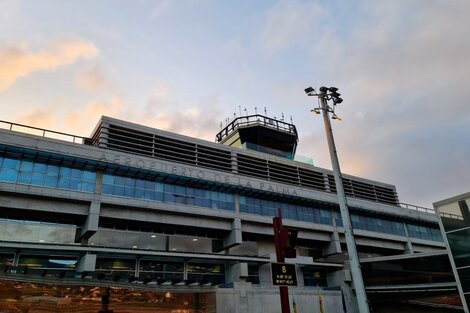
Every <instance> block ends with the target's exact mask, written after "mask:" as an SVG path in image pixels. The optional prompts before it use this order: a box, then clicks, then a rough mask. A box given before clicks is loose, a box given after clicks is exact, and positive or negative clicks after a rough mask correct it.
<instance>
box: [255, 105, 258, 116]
mask: <svg viewBox="0 0 470 313" xmlns="http://www.w3.org/2000/svg"><path fill="white" fill-rule="evenodd" d="M255 114H256V115H258V108H257V107H255Z"/></svg>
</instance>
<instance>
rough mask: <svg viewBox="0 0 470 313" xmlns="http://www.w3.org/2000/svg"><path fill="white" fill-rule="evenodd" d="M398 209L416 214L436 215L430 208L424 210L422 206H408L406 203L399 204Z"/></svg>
mask: <svg viewBox="0 0 470 313" xmlns="http://www.w3.org/2000/svg"><path fill="white" fill-rule="evenodd" d="M399 205H400V207H402V208H404V209H408V210H413V211H418V212H424V213H429V214H436V211H435V210H434V209H431V208H425V207H422V206H418V205H414V204H408V203H401V202H400V203H399Z"/></svg>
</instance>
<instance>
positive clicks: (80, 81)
mask: <svg viewBox="0 0 470 313" xmlns="http://www.w3.org/2000/svg"><path fill="white" fill-rule="evenodd" d="M75 83H76V84H77V86H78V87H79V88H81V89H83V90H85V91H89V92H93V93H96V92H99V91H102V90H104V89H106V88H107V87H109V86H110V83H109V82H108V80H107V79H106V77H105V75H104V74H103V72H102V71H101V70H100V69H99V68H98V67H93V68H89V69H87V70H85V71H83V72H81V73H79V74H78V75H77V76H76V77H75Z"/></svg>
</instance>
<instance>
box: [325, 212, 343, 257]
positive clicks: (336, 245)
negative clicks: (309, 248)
mask: <svg viewBox="0 0 470 313" xmlns="http://www.w3.org/2000/svg"><path fill="white" fill-rule="evenodd" d="M333 221H334V219H333ZM330 236H331V237H330V238H331V239H330V242H329V243H328V244H327V246H326V247H325V248H323V249H322V254H323V256H328V255H332V254H338V253H341V241H340V239H339V233H338V230H337V229H336V228H335V230H334V231H333V233H332V234H331V235H330Z"/></svg>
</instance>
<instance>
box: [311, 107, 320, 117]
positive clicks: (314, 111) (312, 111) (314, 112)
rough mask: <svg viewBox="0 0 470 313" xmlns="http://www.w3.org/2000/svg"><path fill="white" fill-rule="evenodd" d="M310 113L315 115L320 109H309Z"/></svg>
mask: <svg viewBox="0 0 470 313" xmlns="http://www.w3.org/2000/svg"><path fill="white" fill-rule="evenodd" d="M310 113H312V114H315V115H317V114H320V109H319V108H315V109H311V110H310Z"/></svg>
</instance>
